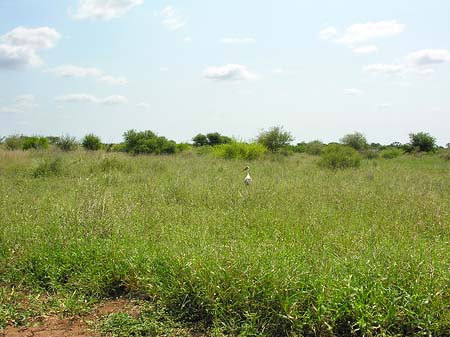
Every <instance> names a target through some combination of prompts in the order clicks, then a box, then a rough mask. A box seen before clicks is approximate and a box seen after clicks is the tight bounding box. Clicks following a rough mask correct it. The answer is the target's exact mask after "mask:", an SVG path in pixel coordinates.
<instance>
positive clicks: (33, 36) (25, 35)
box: [1, 26, 61, 50]
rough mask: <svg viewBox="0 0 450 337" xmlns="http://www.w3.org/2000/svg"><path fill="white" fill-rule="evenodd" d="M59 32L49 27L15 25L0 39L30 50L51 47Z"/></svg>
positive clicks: (55, 41) (8, 43)
mask: <svg viewBox="0 0 450 337" xmlns="http://www.w3.org/2000/svg"><path fill="white" fill-rule="evenodd" d="M60 37H61V34H59V33H58V32H57V31H56V30H54V29H53V28H49V27H39V28H26V27H22V26H20V27H16V28H14V29H13V30H12V31H10V32H8V33H6V34H5V35H3V36H2V37H1V40H2V41H3V42H4V43H5V44H7V45H11V46H22V47H26V48H30V49H32V50H39V49H49V48H53V47H54V46H55V44H56V43H57V42H58V40H59V39H60Z"/></svg>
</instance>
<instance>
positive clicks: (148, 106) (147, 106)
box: [136, 102, 150, 109]
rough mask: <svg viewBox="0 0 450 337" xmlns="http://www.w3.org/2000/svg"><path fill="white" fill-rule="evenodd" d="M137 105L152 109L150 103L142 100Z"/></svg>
mask: <svg viewBox="0 0 450 337" xmlns="http://www.w3.org/2000/svg"><path fill="white" fill-rule="evenodd" d="M136 107H138V108H141V109H150V104H149V103H146V102H140V103H137V104H136Z"/></svg>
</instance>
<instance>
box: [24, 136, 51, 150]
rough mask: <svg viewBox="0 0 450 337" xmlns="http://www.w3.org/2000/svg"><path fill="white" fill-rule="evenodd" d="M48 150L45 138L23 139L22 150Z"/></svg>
mask: <svg viewBox="0 0 450 337" xmlns="http://www.w3.org/2000/svg"><path fill="white" fill-rule="evenodd" d="M46 148H48V139H47V138H45V137H36V136H34V137H24V140H23V142H22V150H30V149H35V150H41V149H46Z"/></svg>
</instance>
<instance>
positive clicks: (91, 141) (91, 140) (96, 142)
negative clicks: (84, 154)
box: [81, 133, 102, 151]
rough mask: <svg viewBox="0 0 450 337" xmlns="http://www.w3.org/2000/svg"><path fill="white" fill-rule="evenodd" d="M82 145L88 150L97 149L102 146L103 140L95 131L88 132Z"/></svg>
mask: <svg viewBox="0 0 450 337" xmlns="http://www.w3.org/2000/svg"><path fill="white" fill-rule="evenodd" d="M81 145H82V146H83V148H84V149H86V150H91V151H97V150H100V149H101V148H102V142H101V140H100V138H99V137H97V136H96V135H94V134H93V133H90V134H87V135H86V136H84V138H83V140H82V142H81Z"/></svg>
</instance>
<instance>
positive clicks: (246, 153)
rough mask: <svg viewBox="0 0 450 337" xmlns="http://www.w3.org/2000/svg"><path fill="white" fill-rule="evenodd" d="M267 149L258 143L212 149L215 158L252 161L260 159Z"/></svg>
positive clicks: (234, 144)
mask: <svg viewBox="0 0 450 337" xmlns="http://www.w3.org/2000/svg"><path fill="white" fill-rule="evenodd" d="M266 152H267V149H266V148H265V147H264V146H263V145H261V144H258V143H251V144H247V143H239V142H234V143H230V144H222V145H218V146H216V147H214V148H213V154H214V156H215V157H218V158H224V159H246V160H254V159H258V158H261V157H262V155H264V153H266Z"/></svg>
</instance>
